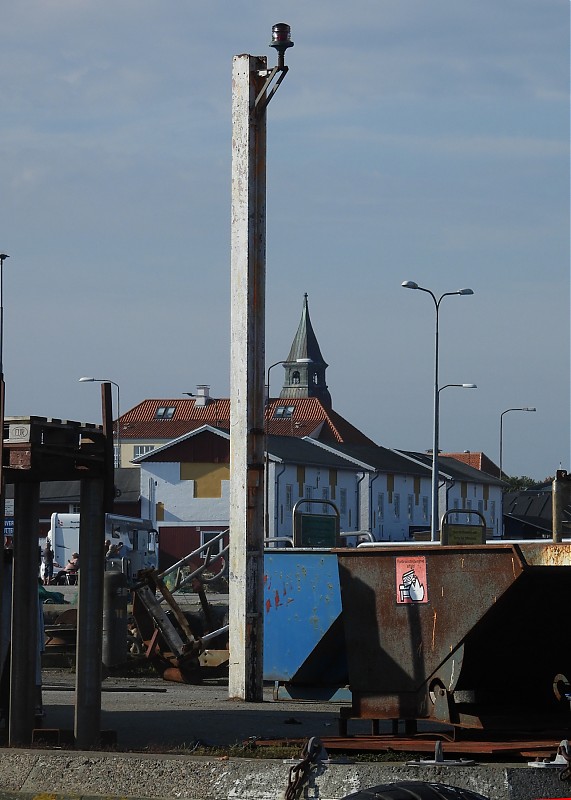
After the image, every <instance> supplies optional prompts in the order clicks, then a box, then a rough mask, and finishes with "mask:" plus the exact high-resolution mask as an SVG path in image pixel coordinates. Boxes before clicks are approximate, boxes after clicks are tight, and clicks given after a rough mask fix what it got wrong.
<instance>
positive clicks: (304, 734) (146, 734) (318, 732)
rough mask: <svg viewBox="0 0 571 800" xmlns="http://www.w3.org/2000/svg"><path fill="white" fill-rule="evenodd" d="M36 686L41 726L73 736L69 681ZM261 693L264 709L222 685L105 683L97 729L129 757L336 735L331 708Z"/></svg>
mask: <svg viewBox="0 0 571 800" xmlns="http://www.w3.org/2000/svg"><path fill="white" fill-rule="evenodd" d="M43 683H44V688H43V703H44V711H45V717H44V721H43V727H45V728H59V729H61V730H72V729H73V717H74V686H75V675H74V674H73V672H71V671H70V670H63V669H49V670H44V672H43ZM264 695H265V696H264V702H263V703H245V702H242V701H239V700H230V699H229V698H228V687H227V681H226V680H225V679H209V680H206V681H205V682H204V683H203V684H201V685H198V686H196V685H187V684H180V683H171V682H167V681H164V680H162V678H160V677H158V676H156V677H155V676H152V675H150V676H149V675H143V676H136V677H109V678H106V679H105V680H104V681H103V684H102V694H101V709H102V717H101V729H102V730H109V731H115V732H116V735H117V746H118V748H119V749H122V750H132V751H142V750H146V749H151V750H152V749H160V748H168V749H173V748H187V747H189V746H192V745H193V743H196V742H197V741H200V742H202V743H203V744H205V745H212V746H230V745H233V744H236V743H241V742H243V741H244V740H246V739H248V738H249V737H260V738H265V739H268V738H269V739H286V738H290V739H306V738H308V737H310V736H320V737H324V736H332V735H336V734H337V718H338V715H339V708H340V706H339V705H338V704H333V703H329V704H324V703H297V702H292V701H285V702H284V701H279V702H274V701H273V700H272V693H271V688H267V689H266V690H265V692H264ZM365 730H366V729H364V730H363V732H365Z"/></svg>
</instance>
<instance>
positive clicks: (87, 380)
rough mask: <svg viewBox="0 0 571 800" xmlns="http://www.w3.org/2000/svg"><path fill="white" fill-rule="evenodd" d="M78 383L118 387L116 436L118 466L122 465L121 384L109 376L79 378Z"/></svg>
mask: <svg viewBox="0 0 571 800" xmlns="http://www.w3.org/2000/svg"><path fill="white" fill-rule="evenodd" d="M78 383H112V384H113V386H115V388H116V389H117V433H116V436H115V446H116V448H117V467H120V466H121V435H120V431H119V420H120V418H121V403H120V400H119V384H118V383H115V381H110V380H109V378H79V380H78Z"/></svg>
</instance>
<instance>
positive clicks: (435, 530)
mask: <svg viewBox="0 0 571 800" xmlns="http://www.w3.org/2000/svg"><path fill="white" fill-rule="evenodd" d="M401 286H402V287H403V288H404V289H418V291H419V292H425V293H426V294H429V295H430V296H431V297H432V300H433V302H434V310H435V312H436V326H435V335H434V423H433V437H432V518H431V520H430V538H431V540H432V541H433V542H437V541H439V538H440V537H439V527H440V526H439V521H438V439H439V426H440V404H439V399H440V396H439V390H438V317H439V312H440V303H441V302H442V300H443V299H444V298H445V297H450V296H451V295H454V294H459V295H468V294H474V292H473V290H472V289H458V290H457V291H455V292H444V294H441V295H440V297H439V298H438V299H437V298H436V295H435V294H434V292H432V291H431V290H430V289H425V288H424V287H423V286H419V285H418V283H415V282H414V281H403V283H402V284H401ZM443 388H444V387H443Z"/></svg>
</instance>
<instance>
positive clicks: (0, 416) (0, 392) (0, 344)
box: [0, 253, 10, 529]
mask: <svg viewBox="0 0 571 800" xmlns="http://www.w3.org/2000/svg"><path fill="white" fill-rule="evenodd" d="M7 258H10V256H9V255H8V254H7V253H0V527H1V528H2V529H3V528H4V504H5V499H4V476H3V474H2V464H3V463H4V456H3V453H2V448H3V445H4V403H5V399H6V392H5V387H4V355H3V351H4V299H3V298H4V287H3V275H4V262H5V261H6V259H7Z"/></svg>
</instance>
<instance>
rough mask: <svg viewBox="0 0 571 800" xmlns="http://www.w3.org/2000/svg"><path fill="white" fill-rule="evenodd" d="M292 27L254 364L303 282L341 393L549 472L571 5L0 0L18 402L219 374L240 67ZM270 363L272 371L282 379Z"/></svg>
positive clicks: (13, 397)
mask: <svg viewBox="0 0 571 800" xmlns="http://www.w3.org/2000/svg"><path fill="white" fill-rule="evenodd" d="M280 21H285V22H288V23H289V24H290V25H291V28H292V38H293V40H294V42H295V46H294V48H293V49H291V50H289V51H288V54H287V63H288V64H289V66H290V72H289V74H288V75H287V77H286V79H285V81H284V83H283V84H282V86H281V87H280V89H279V91H278V93H277V94H276V96H275V97H274V99H273V100H272V102H271V104H270V107H269V109H268V221H267V227H268V237H267V251H268V252H267V330H266V354H267V363H273V362H275V361H278V360H280V359H282V358H285V357H286V356H287V354H288V351H289V347H290V344H291V341H292V339H293V336H294V333H295V330H296V328H297V324H298V321H299V316H300V313H301V308H302V302H303V294H304V292H307V293H308V295H309V304H310V313H311V318H312V322H313V325H314V328H315V331H316V334H317V337H318V340H319V343H320V346H321V350H322V353H323V356H324V358H325V359H326V361H327V362H328V363H329V365H330V366H329V369H328V371H327V379H328V384H329V388H330V392H331V395H332V398H333V404H334V408H335V410H336V411H338V412H339V413H341V414H342V415H343V416H345V417H346V418H347V419H349V420H350V421H351V422H353V423H354V424H356V425H357V426H358V427H360V428H361V429H362V430H363V431H365V432H366V433H367V434H368V435H369V436H371V437H372V438H373V439H375V440H376V441H378V442H379V443H380V444H383V445H385V446H387V447H396V448H403V449H418V450H425V449H428V448H430V447H431V444H432V383H433V363H434V354H433V340H434V308H433V306H432V302H431V300H430V298H429V297H428V296H427V295H424V294H422V293H420V292H411V291H406V290H404V289H402V288H401V286H400V284H401V283H402V281H403V280H407V279H410V280H414V281H416V282H417V283H419V284H421V285H423V286H426V287H428V288H430V289H432V290H433V291H434V292H435V293H436V294H437V295H439V294H441V293H443V292H447V291H454V290H455V289H458V288H461V287H465V286H467V287H471V288H472V289H473V290H474V295H473V296H472V297H449V298H445V299H444V301H443V303H442V307H441V313H440V335H441V350H440V377H441V384H445V383H464V382H473V383H476V384H477V385H478V389H477V390H474V391H466V390H461V389H453V388H451V389H447V390H445V391H444V392H443V393H442V395H441V429H440V444H441V447H442V449H443V450H448V451H450V450H484V452H486V453H487V454H488V455H489V456H490V457H491V458H492V459H494V460H495V461H498V449H499V423H500V414H501V412H502V411H504V410H505V409H507V408H511V407H521V406H536V407H537V412H536V413H535V414H523V413H518V414H516V413H514V414H510V415H509V416H507V417H504V452H503V457H504V458H503V460H504V468H505V469H506V471H507V472H510V473H512V474H527V475H530V476H532V477H535V478H537V479H542V478H544V477H545V476H546V475H548V474H553V473H554V471H555V470H556V469H557V468H558V467H559V465H560V463H561V464H562V466H563V468H567V469H569V468H570V466H571V465H570V464H569V452H570V439H569V411H570V408H569V406H570V404H569V388H570V380H569V371H570V360H569V156H568V152H569V2H568V0H479V2H477V3H474V2H468V1H467V0H432V1H431V2H430V3H428V2H426V0H398V2H396V0H390V1H389V0H374V1H373V0H353V2H352V3H350V4H348V3H345V2H339V1H338V0H328V2H327V3H325V2H323V0H314V2H313V3H307V2H301V0H293V1H292V2H288V3H285V2H264V3H262V2H248V3H244V2H240V1H239V0H238V1H237V2H234V3H232V4H223V3H220V2H217V0H212V2H210V3H208V4H206V3H204V4H199V3H194V2H191V0H187V1H186V2H182V0H136V1H135V0H117V2H113V3H111V2H105V0H104V1H103V2H101V0H97V2H96V0H50V2H49V3H45V2H41V0H19V2H18V3H12V4H9V7H8V8H7V9H4V12H3V26H2V27H3V30H2V33H1V34H0V35H1V38H2V42H1V46H0V63H1V74H2V76H3V80H2V82H1V84H0V93H1V107H2V124H1V125H0V142H1V147H2V152H3V158H2V159H1V160H0V185H1V187H2V191H1V192H0V220H1V231H0V249H1V250H2V251H3V252H6V253H9V254H10V256H11V258H10V259H9V260H8V261H6V262H5V266H4V297H3V306H4V343H3V350H4V371H5V376H6V382H7V389H6V392H7V408H6V412H7V414H10V415H19V414H22V415H27V414H36V415H40V416H55V417H61V418H69V419H76V420H80V421H92V422H93V421H95V422H97V421H99V420H100V414H101V412H100V395H99V391H98V389H97V387H96V386H94V385H91V384H79V383H78V382H77V379H78V378H79V377H80V376H82V375H94V376H96V377H104V378H109V379H111V380H114V381H116V382H117V383H119V384H120V386H121V409H122V410H123V411H124V410H127V408H129V407H131V406H133V405H135V404H136V403H137V402H139V401H141V400H143V399H145V398H148V397H178V396H181V395H182V392H192V391H194V390H195V387H196V385H197V384H201V383H206V384H209V385H210V387H211V394H212V395H213V396H221V397H224V396H228V393H229V386H230V381H229V374H230V364H229V327H230V325H229V316H230V292H229V289H230V266H229V265H230V168H231V115H230V111H231V106H230V104H231V62H232V56H233V55H234V54H238V53H244V52H249V53H252V54H256V55H267V56H268V59H269V61H270V63H271V64H273V63H274V61H275V54H274V52H273V51H272V50H270V49H269V48H268V43H269V40H270V33H271V26H272V24H273V23H275V22H280ZM280 370H281V368H279V367H278V368H276V369H274V370H273V371H272V393H273V394H276V393H277V391H278V389H279V387H280V386H281V382H282V374H281V371H280Z"/></svg>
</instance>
